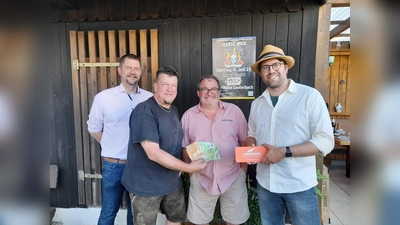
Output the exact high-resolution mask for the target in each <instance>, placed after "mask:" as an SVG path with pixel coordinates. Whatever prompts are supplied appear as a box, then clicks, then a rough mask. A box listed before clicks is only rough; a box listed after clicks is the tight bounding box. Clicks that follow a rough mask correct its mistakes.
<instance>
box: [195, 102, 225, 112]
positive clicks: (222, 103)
mask: <svg viewBox="0 0 400 225" xmlns="http://www.w3.org/2000/svg"><path fill="white" fill-rule="evenodd" d="M218 108H219V109H224V108H225V102H223V101H221V100H219V102H218ZM202 111H203V109H202V108H201V105H200V103H199V104H197V108H196V113H200V112H202Z"/></svg>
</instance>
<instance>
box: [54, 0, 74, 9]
mask: <svg viewBox="0 0 400 225" xmlns="http://www.w3.org/2000/svg"><path fill="white" fill-rule="evenodd" d="M50 3H52V4H54V5H56V6H58V7H60V8H63V9H78V1H77V0H50Z"/></svg>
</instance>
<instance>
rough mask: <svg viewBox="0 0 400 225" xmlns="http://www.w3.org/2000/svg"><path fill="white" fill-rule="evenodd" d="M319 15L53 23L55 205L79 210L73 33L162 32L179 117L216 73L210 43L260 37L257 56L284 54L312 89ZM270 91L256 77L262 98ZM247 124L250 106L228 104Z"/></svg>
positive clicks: (313, 10)
mask: <svg viewBox="0 0 400 225" xmlns="http://www.w3.org/2000/svg"><path fill="white" fill-rule="evenodd" d="M318 9H319V6H318V5H316V4H315V3H313V4H310V5H307V7H304V10H302V11H298V12H288V11H284V12H282V13H267V14H247V15H230V16H215V17H208V16H204V17H190V18H168V19H149V20H136V21H105V22H73V23H52V33H51V40H52V42H51V48H52V51H51V86H52V101H51V107H52V112H51V120H52V121H53V123H52V127H51V132H52V149H51V157H50V163H52V164H57V165H58V166H59V171H60V176H59V183H58V184H59V185H58V187H57V189H55V190H52V191H51V193H50V194H51V196H50V197H51V198H50V199H51V205H52V206H58V207H76V206H77V205H78V204H77V171H76V162H75V149H74V148H75V147H74V146H75V140H74V127H73V126H74V125H73V124H74V118H73V104H72V88H71V62H70V61H69V40H68V32H69V30H79V31H90V30H129V29H136V30H139V29H153V28H154V29H158V30H159V66H166V65H170V66H173V67H175V68H176V69H177V71H178V73H179V75H180V78H179V87H178V96H177V98H176V100H175V101H174V104H175V105H176V106H177V108H178V110H179V113H180V114H181V115H182V114H183V112H184V111H185V110H187V109H188V108H190V107H191V106H193V105H195V104H197V103H198V97H197V95H196V91H195V90H196V86H197V82H198V80H199V78H200V77H201V76H203V75H206V74H210V73H211V71H212V58H211V56H212V49H211V44H212V38H222V37H237V36H256V56H258V55H259V54H260V52H261V50H262V48H263V46H264V45H266V44H274V45H277V46H280V47H281V48H283V50H284V51H285V52H286V53H287V55H291V56H293V57H294V58H295V60H296V63H295V65H294V67H293V68H292V69H290V70H289V75H288V76H289V77H290V78H292V79H293V80H294V81H296V82H299V83H303V84H306V85H309V86H314V79H315V57H316V56H315V55H316V54H315V52H316V34H317V28H318V27H317V26H318V24H317V23H318ZM265 88H266V86H265V84H263V83H262V81H261V79H260V78H259V76H256V92H255V95H256V96H259V95H260V94H261V93H262V92H263V91H264V90H265ZM229 102H233V103H235V104H236V105H238V106H239V107H240V108H241V109H242V111H243V112H244V114H245V116H246V118H247V117H248V114H249V111H250V104H251V100H230V101H229Z"/></svg>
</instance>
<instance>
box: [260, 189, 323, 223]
mask: <svg viewBox="0 0 400 225" xmlns="http://www.w3.org/2000/svg"><path fill="white" fill-rule="evenodd" d="M257 192H258V202H259V206H260V214H261V221H262V224H263V225H285V215H286V207H285V206H287V208H288V210H289V214H290V218H291V219H292V222H293V224H296V225H320V224H321V221H320V217H319V211H318V199H317V194H316V190H315V187H313V188H310V189H308V190H306V191H302V192H297V193H289V194H285V193H272V192H270V191H268V190H267V189H265V188H263V187H262V186H261V185H260V184H258V183H257Z"/></svg>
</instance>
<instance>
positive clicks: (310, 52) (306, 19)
mask: <svg viewBox="0 0 400 225" xmlns="http://www.w3.org/2000/svg"><path fill="white" fill-rule="evenodd" d="M307 4H310V5H307ZM304 7H305V9H304V12H303V13H304V16H303V33H302V37H301V39H302V40H304V41H302V44H301V51H302V52H301V56H302V57H301V62H300V63H301V64H300V79H299V82H300V83H302V84H305V85H308V86H310V87H314V82H315V57H316V47H317V46H316V43H317V31H318V20H317V19H316V18H318V13H319V6H317V5H315V4H314V3H310V2H306V3H305V6H304Z"/></svg>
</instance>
